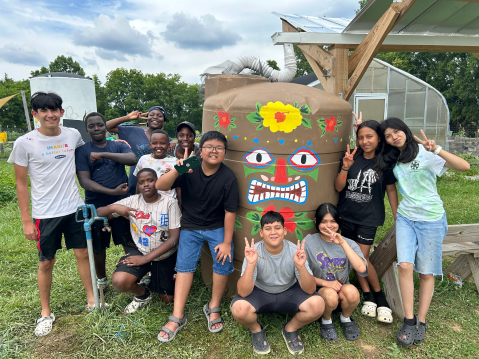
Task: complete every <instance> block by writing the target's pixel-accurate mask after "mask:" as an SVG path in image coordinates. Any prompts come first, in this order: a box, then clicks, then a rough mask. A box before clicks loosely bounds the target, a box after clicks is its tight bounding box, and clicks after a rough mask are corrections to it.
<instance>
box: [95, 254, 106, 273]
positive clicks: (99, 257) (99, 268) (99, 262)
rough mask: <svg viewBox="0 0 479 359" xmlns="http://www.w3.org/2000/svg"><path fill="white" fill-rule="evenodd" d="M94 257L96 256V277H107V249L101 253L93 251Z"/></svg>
mask: <svg viewBox="0 0 479 359" xmlns="http://www.w3.org/2000/svg"><path fill="white" fill-rule="evenodd" d="M93 257H94V258H95V270H96V277H97V278H99V279H102V278H105V277H106V266H105V262H106V249H104V250H103V251H102V252H101V253H93Z"/></svg>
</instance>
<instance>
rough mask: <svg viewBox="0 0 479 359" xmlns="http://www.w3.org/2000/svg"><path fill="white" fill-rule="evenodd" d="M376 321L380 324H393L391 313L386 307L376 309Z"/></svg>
mask: <svg viewBox="0 0 479 359" xmlns="http://www.w3.org/2000/svg"><path fill="white" fill-rule="evenodd" d="M378 321H379V322H382V323H392V322H393V311H392V310H391V309H390V308H388V307H379V308H378Z"/></svg>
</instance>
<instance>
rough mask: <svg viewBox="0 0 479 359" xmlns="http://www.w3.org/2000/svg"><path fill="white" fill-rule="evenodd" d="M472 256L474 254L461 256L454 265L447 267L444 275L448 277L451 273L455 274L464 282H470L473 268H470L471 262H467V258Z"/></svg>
mask: <svg viewBox="0 0 479 359" xmlns="http://www.w3.org/2000/svg"><path fill="white" fill-rule="evenodd" d="M468 256H472V257H473V258H474V255H473V254H460V255H459V256H458V257H457V258H456V260H455V261H454V262H452V264H451V265H450V266H449V267H447V269H446V270H445V271H444V275H446V276H448V275H449V273H452V274H455V275H457V276H459V277H461V279H462V281H465V280H468V279H469V278H470V277H471V275H472V271H471V267H470V266H469V262H468V261H467V257H468Z"/></svg>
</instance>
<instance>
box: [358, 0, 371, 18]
mask: <svg viewBox="0 0 479 359" xmlns="http://www.w3.org/2000/svg"><path fill="white" fill-rule="evenodd" d="M368 2H369V0H359V1H358V3H359V9H357V10H356V15H357V14H359V12H360V11H361V9H362V8H363V7H365V6H366V5H367V3H368Z"/></svg>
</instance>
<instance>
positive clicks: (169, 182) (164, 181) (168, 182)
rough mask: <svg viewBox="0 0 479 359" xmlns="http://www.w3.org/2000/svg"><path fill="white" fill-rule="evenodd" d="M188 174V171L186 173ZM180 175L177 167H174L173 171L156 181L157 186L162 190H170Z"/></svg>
mask: <svg viewBox="0 0 479 359" xmlns="http://www.w3.org/2000/svg"><path fill="white" fill-rule="evenodd" d="M190 171H191V170H190ZM185 174H186V173H185ZM179 176H180V174H179V173H178V171H177V170H176V168H172V169H171V171H169V172H168V173H165V174H164V175H162V176H160V178H158V180H157V181H156V184H155V187H156V189H157V190H160V191H169V190H170V189H171V186H173V183H175V180H176V179H177V178H178V177H179Z"/></svg>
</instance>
